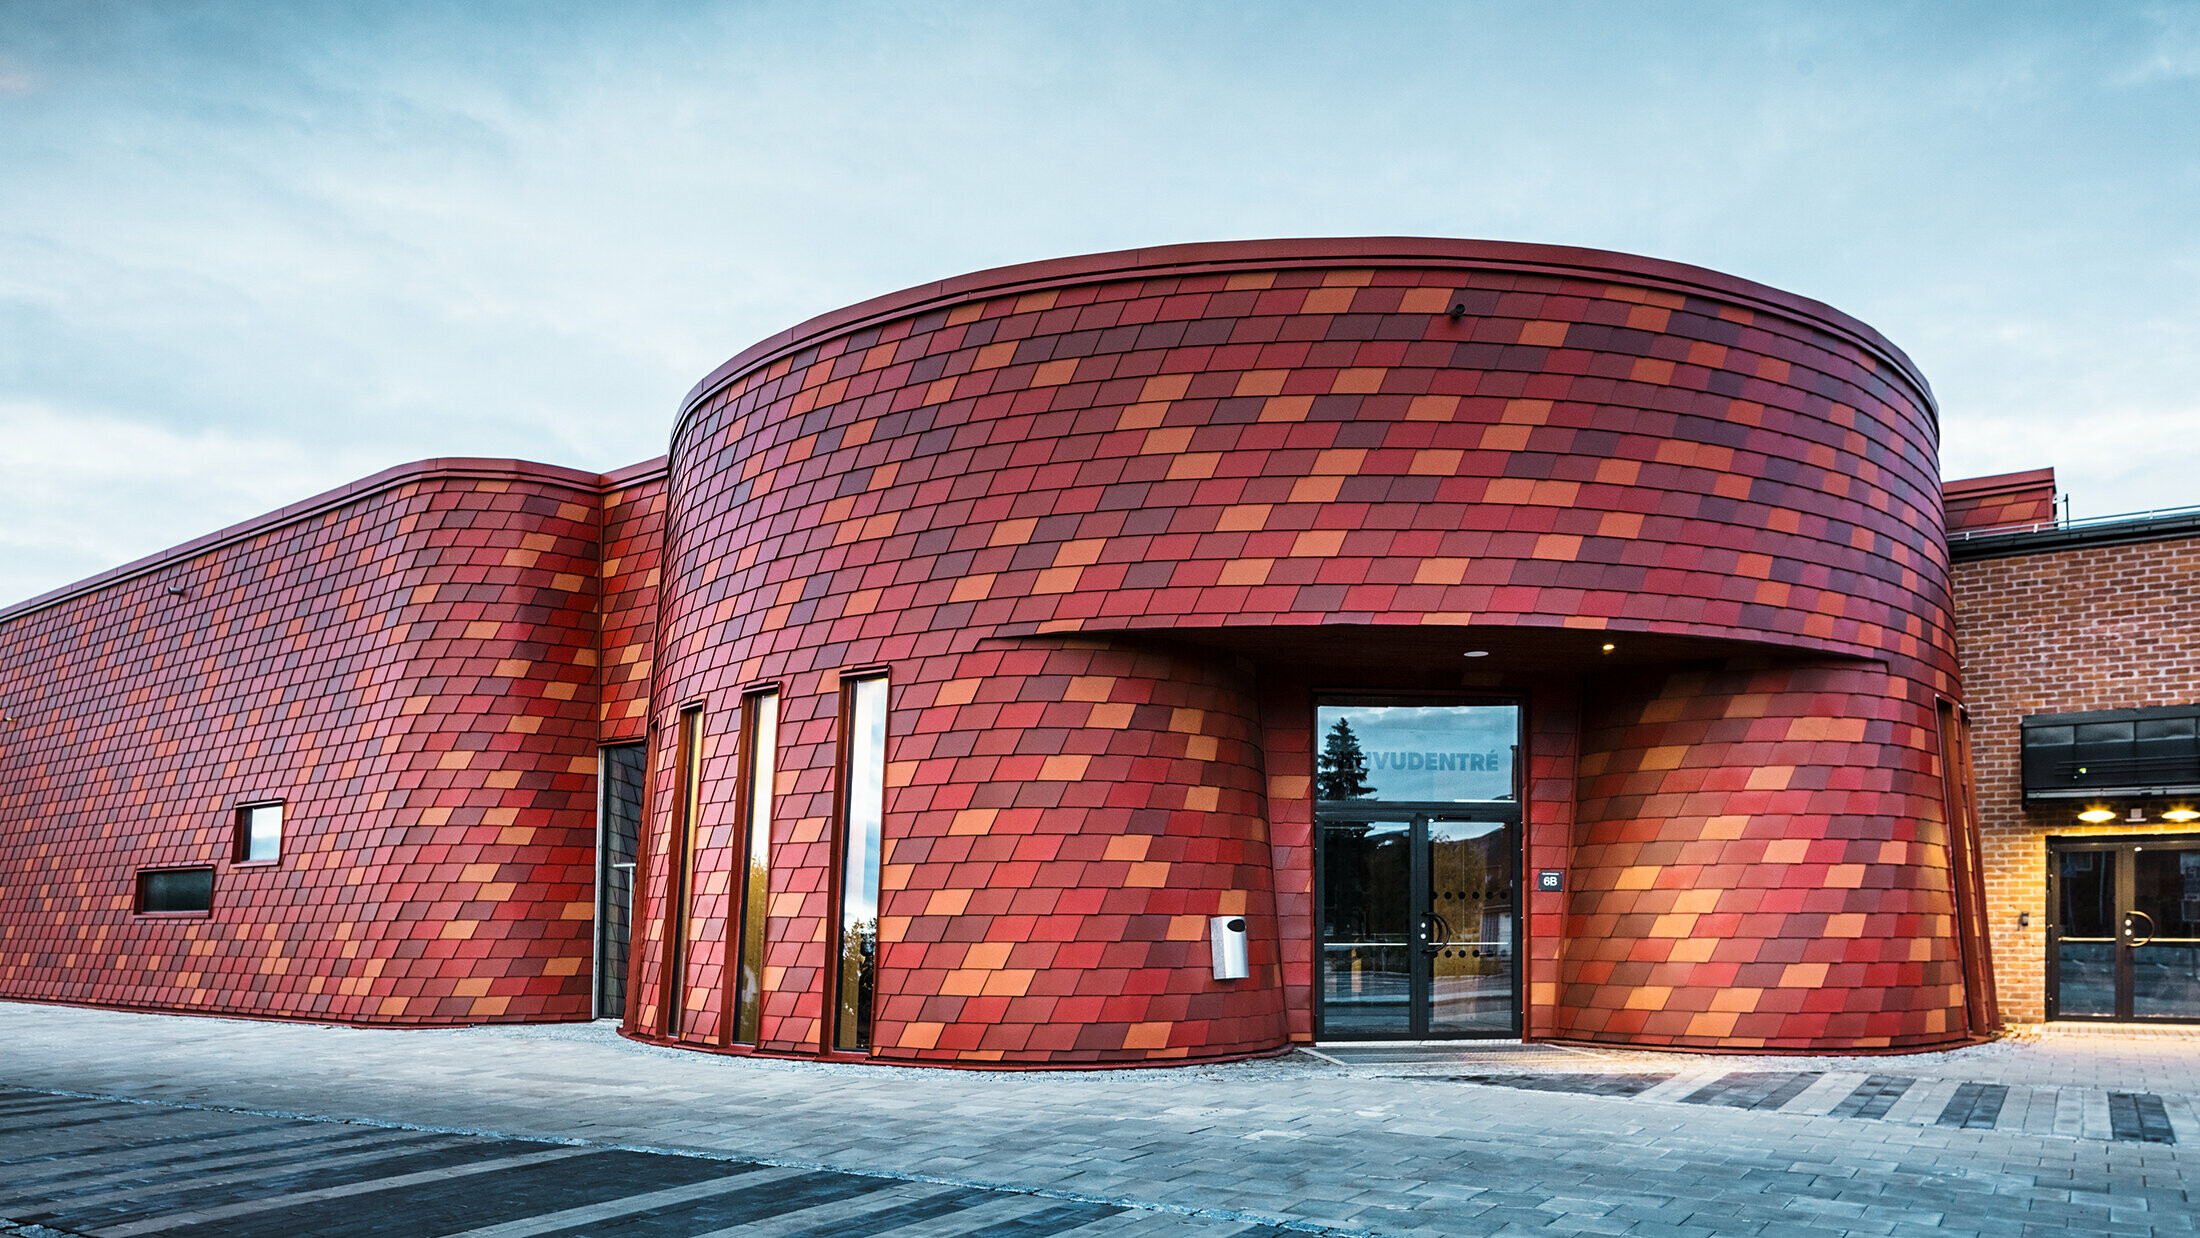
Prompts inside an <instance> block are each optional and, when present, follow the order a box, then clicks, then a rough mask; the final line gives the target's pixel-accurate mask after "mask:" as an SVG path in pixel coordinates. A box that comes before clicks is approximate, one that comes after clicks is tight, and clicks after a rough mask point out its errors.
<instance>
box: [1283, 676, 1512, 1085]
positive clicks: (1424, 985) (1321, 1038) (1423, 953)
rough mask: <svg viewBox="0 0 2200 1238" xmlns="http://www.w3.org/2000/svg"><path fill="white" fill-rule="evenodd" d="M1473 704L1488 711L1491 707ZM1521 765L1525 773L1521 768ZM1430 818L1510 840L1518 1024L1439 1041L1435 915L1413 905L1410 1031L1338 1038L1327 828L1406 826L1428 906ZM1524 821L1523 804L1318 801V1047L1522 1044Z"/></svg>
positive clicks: (1414, 871) (1416, 887)
mask: <svg viewBox="0 0 2200 1238" xmlns="http://www.w3.org/2000/svg"><path fill="white" fill-rule="evenodd" d="M1474 703H1475V704H1487V703H1491V702H1474ZM1515 765H1516V766H1517V765H1518V761H1517V760H1516V761H1515ZM1431 817H1447V818H1454V819H1458V820H1466V821H1476V820H1485V821H1493V822H1496V823H1497V824H1498V826H1499V827H1500V828H1502V829H1503V830H1504V832H1505V839H1504V843H1503V846H1502V849H1503V851H1504V854H1505V856H1506V858H1507V859H1508V860H1510V861H1511V864H1512V880H1511V882H1510V883H1509V890H1510V894H1511V906H1510V908H1509V909H1508V910H1509V911H1510V912H1511V915H1512V949H1513V957H1512V976H1511V980H1512V985H1511V988H1512V1017H1511V1018H1510V1019H1508V1020H1507V1023H1506V1028H1505V1030H1503V1031H1492V1032H1453V1033H1437V1032H1432V1031H1431V1030H1429V1027H1428V1024H1429V1016H1430V1014H1431V1013H1432V1007H1433V1004H1434V1003H1433V994H1432V993H1431V991H1430V990H1431V988H1432V984H1433V976H1432V975H1431V972H1432V970H1433V968H1432V966H1431V963H1430V957H1429V955H1428V953H1427V950H1426V949H1425V948H1424V947H1423V945H1422V943H1421V941H1420V940H1419V939H1418V933H1419V932H1420V931H1421V930H1422V929H1423V928H1425V926H1426V913H1428V912H1429V911H1431V910H1432V909H1431V908H1428V907H1421V908H1420V909H1419V911H1416V910H1415V907H1414V905H1413V903H1412V902H1409V904H1408V905H1407V908H1406V917H1407V919H1408V921H1409V922H1412V923H1414V924H1415V925H1416V927H1415V929H1414V930H1413V933H1411V934H1409V936H1413V937H1414V940H1411V941H1409V942H1408V945H1409V947H1410V949H1411V951H1412V953H1411V954H1410V955H1409V956H1408V957H1409V958H1411V959H1412V960H1413V963H1412V971H1411V972H1410V973H1409V975H1410V976H1411V977H1412V979H1411V980H1410V982H1409V984H1408V989H1407V992H1408V997H1407V1003H1408V1005H1407V1026H1408V1029H1409V1030H1407V1031H1405V1032H1403V1033H1401V1034H1400V1035H1397V1036H1392V1035H1386V1034H1382V1033H1369V1034H1340V1033H1334V1032H1331V1031H1330V1030H1329V1029H1328V1027H1327V1024H1328V1021H1329V1011H1328V1003H1327V1002H1326V1001H1325V1000H1324V999H1323V997H1322V983H1323V981H1322V930H1323V928H1324V916H1325V914H1326V908H1327V907H1328V905H1329V902H1328V885H1327V883H1328V861H1327V860H1326V859H1325V858H1324V857H1325V856H1326V855H1327V854H1328V847H1327V846H1326V845H1325V842H1324V840H1323V838H1322V828H1323V825H1324V823H1325V822H1326V821H1331V820H1343V821H1355V820H1357V821H1393V822H1405V823H1407V835H1406V837H1407V845H1408V846H1410V847H1411V848H1412V854H1411V856H1409V857H1408V865H1409V867H1408V870H1407V876H1406V882H1407V889H1408V891H1409V895H1410V898H1411V899H1412V900H1413V902H1418V903H1425V902H1427V901H1428V888H1429V871H1428V870H1429V841H1428V823H1429V818H1431ZM1520 819H1521V818H1520V802H1519V801H1518V800H1436V801H1422V800H1393V801H1390V802H1387V803H1372V802H1370V801H1367V800H1317V801H1315V803H1314V847H1313V851H1314V983H1313V986H1312V988H1313V998H1314V1039H1315V1041H1316V1042H1317V1043H1344V1042H1350V1041H1389V1040H1398V1039H1406V1040H1517V1039H1519V1037H1520V1029H1521V1028H1522V1027H1523V1026H1525V1022H1524V1018H1525V1014H1526V1012H1525V1011H1524V1010H1523V1009H1522V1005H1521V997H1522V994H1523V993H1524V992H1525V988H1524V972H1525V970H1526V968H1525V963H1526V958H1527V950H1526V948H1525V947H1526V939H1525V938H1524V937H1523V936H1522V934H1521V928H1522V917H1521V906H1522V901H1521V887H1522V885H1523V884H1524V883H1525V880H1524V879H1525V877H1526V869H1525V868H1524V867H1523V864H1524V862H1525V860H1526V855H1525V852H1524V851H1523V849H1522V841H1521V840H1522V830H1521V828H1520Z"/></svg>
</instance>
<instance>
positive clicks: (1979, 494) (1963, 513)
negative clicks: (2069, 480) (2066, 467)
mask: <svg viewBox="0 0 2200 1238" xmlns="http://www.w3.org/2000/svg"><path fill="white" fill-rule="evenodd" d="M1942 496H1943V501H1944V503H1945V505H1946V508H1947V519H1948V532H1950V533H1977V532H1982V531H1984V530H1987V529H2013V528H2016V529H2021V528H2026V527H2030V526H2036V525H2044V524H2052V523H2054V521H2055V470H2053V469H2034V470H2032V471H2031V472H2028V473H2004V474H2001V475H2000V476H1997V477H1971V478H1965V479H1964V480H1961V481H1952V482H1949V483H1948V484H1947V486H1946V487H1944V488H1943V490H1942Z"/></svg>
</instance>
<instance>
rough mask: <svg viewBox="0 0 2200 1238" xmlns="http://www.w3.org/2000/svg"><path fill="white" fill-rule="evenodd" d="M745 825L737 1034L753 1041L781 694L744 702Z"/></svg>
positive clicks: (760, 1006)
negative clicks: (745, 853)
mask: <svg viewBox="0 0 2200 1238" xmlns="http://www.w3.org/2000/svg"><path fill="white" fill-rule="evenodd" d="M741 714H742V722H743V727H742V730H743V734H742V737H741V738H742V762H741V781H742V783H743V786H742V791H743V793H744V794H743V800H742V808H743V812H742V818H743V820H742V827H743V829H744V830H745V831H746V832H747V834H748V847H747V848H746V850H747V852H748V873H747V875H746V876H745V877H743V878H742V882H741V947H740V958H739V968H740V970H739V972H738V973H737V980H736V983H737V984H738V986H739V988H738V990H737V993H736V996H735V1002H736V1003H737V1005H736V1009H735V1012H734V1024H735V1026H734V1028H733V1029H732V1032H733V1038H734V1039H736V1040H739V1041H741V1042H742V1043H744V1044H752V1045H753V1044H755V1043H756V1037H757V1032H758V1030H759V1029H760V1028H761V1027H762V1025H763V1016H764V914H765V912H766V911H767V910H769V908H770V906H771V846H772V779H773V775H774V772H775V771H776V770H777V768H778V762H777V761H776V759H775V757H776V755H777V753H778V750H779V694H778V693H776V692H757V693H752V694H751V695H749V696H748V697H746V698H744V699H743V700H742V702H741Z"/></svg>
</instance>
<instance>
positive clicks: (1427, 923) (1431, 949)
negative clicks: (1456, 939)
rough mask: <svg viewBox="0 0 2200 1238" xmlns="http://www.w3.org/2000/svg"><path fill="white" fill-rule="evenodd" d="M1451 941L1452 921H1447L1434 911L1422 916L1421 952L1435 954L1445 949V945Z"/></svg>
mask: <svg viewBox="0 0 2200 1238" xmlns="http://www.w3.org/2000/svg"><path fill="white" fill-rule="evenodd" d="M1450 940H1451V921H1449V920H1446V919H1445V918H1444V917H1442V916H1440V915H1438V914H1436V913H1435V912H1433V911H1431V912H1425V913H1423V914H1422V916H1421V950H1422V951H1423V952H1424V953H1426V954H1434V953H1436V952H1437V951H1438V950H1441V949H1443V948H1444V947H1443V943H1445V942H1447V941H1450Z"/></svg>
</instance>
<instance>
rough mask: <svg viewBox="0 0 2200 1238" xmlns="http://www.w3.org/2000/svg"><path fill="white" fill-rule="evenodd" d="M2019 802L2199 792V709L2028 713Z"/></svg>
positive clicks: (2174, 706)
mask: <svg viewBox="0 0 2200 1238" xmlns="http://www.w3.org/2000/svg"><path fill="white" fill-rule="evenodd" d="M2023 727H2024V796H2025V798H2026V799H2080V798H2086V797H2095V796H2149V795H2186V794H2196V793H2200V705H2166V706H2160V707H2157V708H2153V709H2102V710H2095V711H2093V712H2091V713H2082V714H2033V715H2031V716H2030V717H2027V718H2025V719H2024V722H2023Z"/></svg>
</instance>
